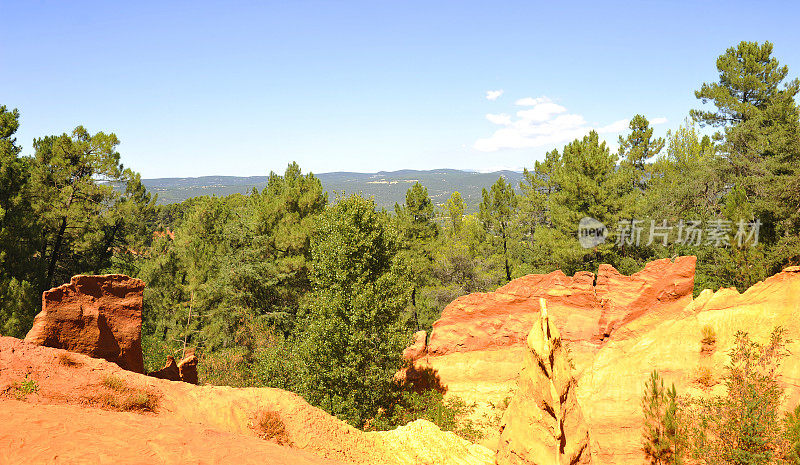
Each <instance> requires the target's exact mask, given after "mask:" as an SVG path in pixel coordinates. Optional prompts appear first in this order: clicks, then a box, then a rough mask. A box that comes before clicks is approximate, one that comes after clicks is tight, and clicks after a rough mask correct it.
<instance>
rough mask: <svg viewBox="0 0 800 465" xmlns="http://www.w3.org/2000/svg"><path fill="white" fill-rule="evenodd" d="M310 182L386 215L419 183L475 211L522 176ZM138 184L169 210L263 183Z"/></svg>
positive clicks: (440, 199) (332, 176)
mask: <svg viewBox="0 0 800 465" xmlns="http://www.w3.org/2000/svg"><path fill="white" fill-rule="evenodd" d="M315 176H316V177H317V178H319V180H320V181H321V182H322V187H323V188H324V189H325V190H326V191H327V192H328V198H329V200H331V201H333V200H335V198H336V195H337V194H341V193H345V194H352V193H361V194H362V195H364V196H367V197H370V196H371V197H374V198H375V203H376V204H377V206H378V207H379V208H387V209H391V208H393V207H394V204H395V202H397V203H403V202H405V198H406V191H407V190H408V188H409V187H411V186H412V185H413V184H414V183H415V182H417V181H419V183H420V184H422V185H423V186H425V187H427V188H428V195H430V196H431V199H432V200H433V203H435V204H436V205H441V204H444V202H446V201H447V199H448V198H449V197H450V195H451V194H452V193H453V192H454V191H458V192H460V193H461V195H462V196H463V197H464V202H465V203H466V204H467V207H468V209H469V210H470V211H475V210H477V205H478V204H479V203H480V200H481V189H483V188H484V187H485V188H487V189H488V188H490V187H491V185H492V184H494V183H495V182H496V181H497V178H498V177H500V176H502V177H503V178H505V180H506V182H508V183H510V184H511V185H513V186H514V187H516V188H518V187H519V183H520V181H521V180H522V178H523V176H522V173H519V172H516V171H495V172H491V173H477V172H473V171H461V170H454V169H440V170H427V171H418V170H400V171H381V172H378V173H349V172H336V173H320V174H315ZM142 182H143V183H144V185H145V186H146V187H147V189H148V190H149V191H150V192H153V193H156V194H158V203H159V204H170V203H177V202H182V201H184V200H186V199H189V198H191V197H198V196H202V195H216V196H225V195H230V194H236V193H240V194H247V193H249V192H251V191H252V190H253V188H257V189H259V190H261V189H262V188H263V187H264V186H265V185H266V184H267V177H266V176H248V177H239V176H203V177H199V178H158V179H143V180H142Z"/></svg>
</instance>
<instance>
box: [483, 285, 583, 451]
mask: <svg viewBox="0 0 800 465" xmlns="http://www.w3.org/2000/svg"><path fill="white" fill-rule="evenodd" d="M541 301H542V302H541V305H540V308H541V309H542V311H541V313H540V316H539V318H538V320H537V321H536V322H535V323H534V325H533V329H531V332H530V334H529V335H528V338H527V348H528V351H527V352H526V354H525V360H524V362H523V368H522V372H521V374H520V379H519V383H518V389H517V392H516V395H515V396H514V399H513V400H512V401H511V403H510V404H509V406H508V409H507V410H506V412H505V415H504V416H503V420H502V423H501V425H500V429H501V434H500V444H499V446H498V450H497V456H496V463H497V465H562V464H564V465H566V464H570V465H574V464H588V463H591V459H590V453H589V431H588V429H587V427H586V423H585V422H584V420H583V415H582V413H581V409H580V406H579V405H578V402H577V398H576V395H575V388H576V384H577V383H576V380H575V378H574V377H573V375H572V370H571V368H570V364H569V360H568V358H567V351H566V348H565V347H564V345H563V343H562V341H561V335H560V334H559V332H558V328H556V326H555V325H554V324H553V322H552V321H551V320H550V318H549V317H548V315H547V308H546V305H545V302H544V299H541Z"/></svg>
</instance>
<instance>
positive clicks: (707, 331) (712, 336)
mask: <svg viewBox="0 0 800 465" xmlns="http://www.w3.org/2000/svg"><path fill="white" fill-rule="evenodd" d="M700 333H701V334H702V336H703V338H702V339H701V340H700V342H701V343H702V344H703V345H705V346H713V345H714V344H716V343H717V333H716V332H715V331H714V328H713V327H712V326H711V325H705V326H703V329H701V330H700Z"/></svg>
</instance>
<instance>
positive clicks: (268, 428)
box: [250, 409, 291, 445]
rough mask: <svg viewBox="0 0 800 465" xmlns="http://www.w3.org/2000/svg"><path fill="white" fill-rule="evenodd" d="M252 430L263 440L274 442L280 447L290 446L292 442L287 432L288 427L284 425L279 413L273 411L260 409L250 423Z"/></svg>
mask: <svg viewBox="0 0 800 465" xmlns="http://www.w3.org/2000/svg"><path fill="white" fill-rule="evenodd" d="M250 428H252V429H253V431H255V433H256V435H257V436H258V437H260V438H261V439H264V440H267V441H273V442H276V443H278V444H280V445H289V444H291V441H290V439H289V434H288V433H287V432H286V425H285V424H284V423H283V420H282V419H281V416H280V414H279V413H278V412H275V411H273V410H264V409H259V410H258V411H256V413H255V415H254V416H253V418H252V420H251V421H250Z"/></svg>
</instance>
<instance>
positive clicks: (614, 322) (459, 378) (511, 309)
mask: <svg viewBox="0 0 800 465" xmlns="http://www.w3.org/2000/svg"><path fill="white" fill-rule="evenodd" d="M695 264H696V257H692V256H688V257H678V258H676V259H674V260H669V259H662V260H656V261H654V262H650V263H648V264H647V265H646V266H645V268H644V269H643V270H642V271H639V272H638V273H634V274H633V275H631V276H624V275H622V274H620V273H619V272H618V271H617V270H615V269H614V268H613V267H611V266H608V265H602V266H600V268H599V270H598V274H597V276H596V277H595V275H594V274H593V273H590V272H579V273H576V274H575V275H574V276H571V277H569V276H566V275H565V274H564V273H562V272H561V271H554V272H552V273H549V274H544V275H528V276H523V277H521V278H518V279H515V280H513V281H511V282H510V283H508V284H506V285H505V286H503V287H500V288H499V289H497V290H496V291H495V292H488V293H474V294H470V295H466V296H463V297H459V298H458V299H456V300H455V301H453V302H452V303H451V304H450V305H448V306H447V307H446V308H445V309H444V310H443V311H442V316H441V318H440V319H439V320H438V321H436V322H435V323H434V324H433V332H432V333H431V335H430V340H429V342H428V347H427V351H426V355H425V356H424V357H420V358H418V360H417V361H416V363H415V366H416V367H417V369H418V370H421V371H422V370H424V371H426V372H427V373H428V374H429V375H433V376H435V377H436V378H437V379H438V380H439V381H440V383H441V384H442V386H443V387H444V388H445V389H446V391H447V395H455V396H458V397H461V398H462V399H464V400H465V401H467V402H468V403H474V404H475V405H476V409H475V413H474V415H473V420H474V421H475V422H476V423H478V424H479V425H482V429H483V432H484V439H483V440H482V442H481V444H483V445H485V446H487V447H490V448H495V447H496V446H497V440H498V437H499V436H498V434H497V428H498V423H497V421H496V418H497V417H498V415H501V414H502V406H504V405H506V404H507V403H508V401H509V400H510V398H511V397H512V395H513V392H514V390H515V389H516V385H517V378H518V376H519V372H520V368H521V361H522V360H523V358H524V357H525V354H526V352H527V347H526V345H525V341H526V338H527V336H528V333H529V332H530V329H531V328H532V327H533V325H534V323H535V322H536V321H538V318H539V298H545V299H546V300H547V304H548V314H549V315H550V320H551V321H552V322H553V323H554V324H555V325H556V327H557V328H558V330H559V332H560V334H561V337H562V339H563V340H564V342H565V343H566V344H567V345H568V346H569V349H570V354H569V357H570V359H571V361H572V362H573V364H574V367H575V368H574V374H575V376H576V378H580V377H581V375H582V374H583V372H584V371H585V370H586V368H587V367H588V366H589V365H591V364H592V362H593V360H594V358H595V355H596V354H597V352H598V351H599V350H600V349H601V348H602V347H603V346H604V345H605V344H607V343H608V341H609V340H610V338H612V337H613V338H618V339H621V338H625V337H629V336H632V335H634V332H631V331H630V330H628V329H627V328H628V327H629V326H630V324H629V323H630V322H632V321H647V322H649V323H647V324H643V325H640V327H641V328H647V327H648V325H651V324H654V323H655V322H657V321H658V320H659V319H660V318H662V316H663V315H669V314H672V313H675V312H679V311H681V310H682V309H683V308H685V307H686V306H687V305H688V304H689V303H690V302H691V301H692V290H693V288H694V270H695ZM637 331H638V330H637ZM486 419H489V420H488V421H487V420H486Z"/></svg>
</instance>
